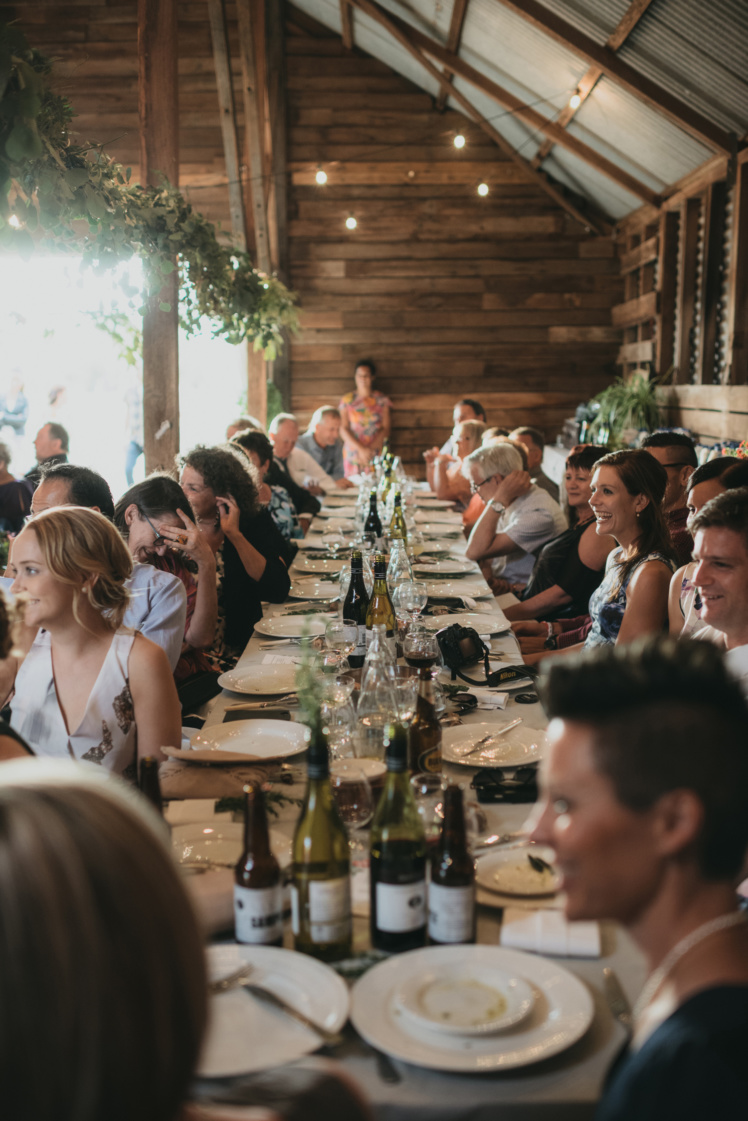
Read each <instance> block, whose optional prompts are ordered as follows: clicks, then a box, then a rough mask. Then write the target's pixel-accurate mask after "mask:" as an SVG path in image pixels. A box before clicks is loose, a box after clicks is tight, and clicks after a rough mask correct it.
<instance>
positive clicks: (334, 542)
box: [322, 533, 346, 560]
mask: <svg viewBox="0 0 748 1121" xmlns="http://www.w3.org/2000/svg"><path fill="white" fill-rule="evenodd" d="M345 543H346V542H345V537H343V534H342V533H326V534H325V536H324V537H323V538H322V544H323V545H325V546H326V548H327V550H328V552H330V553H331V554H332V558H333V560H334V559H335V558H336V557H337V555H338V553H339V552H340V550H341V549H344V548H345Z"/></svg>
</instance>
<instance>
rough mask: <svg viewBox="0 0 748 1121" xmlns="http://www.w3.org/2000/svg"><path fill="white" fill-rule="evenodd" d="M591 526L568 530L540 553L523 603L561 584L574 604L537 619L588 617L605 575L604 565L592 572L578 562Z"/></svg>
mask: <svg viewBox="0 0 748 1121" xmlns="http://www.w3.org/2000/svg"><path fill="white" fill-rule="evenodd" d="M591 524H592V522H591V521H589V520H588V521H586V522H582V523H581V524H580V523H577V525H573V526H571V527H570V528H569V529H565V530H564V532H563V533H559V535H558V537H553V538H551V540H550V541H547V542H546V543H545V545H544V546H543V548H542V549H541V550H540V553H539V554H538V559H537V560H536V561H535V567H534V568H533V570H532V575H531V577H530V580H529V582H528V585H527V587H526V588H525V590H524V592H523V593H522V599H523V600H526V599H531V597H532V596H536V595H539V594H540V592H545V591H547V590H548V588H552V587H553V585H554V584H558V586H559V587H560V588H562V589H563V591H565V592H566V594H567V595H568V596H571V603H567V604H565V605H564V606H563V607H552V608H548V610H547V611H542V612H539V613H538V616H537V618H538V619H548V620H551V619H573V618H574V617H575V616H576V615H586V614H587V605H588V604H589V602H590V596H591V595H592V593H593V592H594V591H595V589H596V588H597V587H598V586H599V584H600V581H601V580H602V578H603V575H604V573H605V564H603V565H601V567H600V568H597V569H593V568H588V567H587V565H586V564H582V562H581V560H580V559H579V542H580V540H581V538H582V534H583V533H584V531H585V530H586V529H587V528H588V527H589V526H590V525H591Z"/></svg>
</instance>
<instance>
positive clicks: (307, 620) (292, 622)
mask: <svg viewBox="0 0 748 1121" xmlns="http://www.w3.org/2000/svg"><path fill="white" fill-rule="evenodd" d="M327 623H328V618H327V616H325V615H276V616H274V617H273V618H270V619H260V621H259V623H255V634H264V635H267V637H268V638H305V637H306V636H307V635H308V636H309V637H310V638H316V637H317V636H318V635H321V634H324V633H325V627H326V625H327Z"/></svg>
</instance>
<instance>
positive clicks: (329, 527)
mask: <svg viewBox="0 0 748 1121" xmlns="http://www.w3.org/2000/svg"><path fill="white" fill-rule="evenodd" d="M354 513H355V511H354ZM355 528H356V523H355V522H352V521H351V520H350V519H349V518H341V517H339V516H337V515H336V517H334V518H324V519H323V520H322V521H318V522H317V523H316V524H315V526H314V528H313V529H312V533H318V534H320V533H321V534H327V533H352V532H353V530H354V529H355Z"/></svg>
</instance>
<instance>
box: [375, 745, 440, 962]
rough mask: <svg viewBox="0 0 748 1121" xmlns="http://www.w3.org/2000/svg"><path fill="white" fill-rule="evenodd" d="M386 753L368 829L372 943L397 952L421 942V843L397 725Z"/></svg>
mask: <svg viewBox="0 0 748 1121" xmlns="http://www.w3.org/2000/svg"><path fill="white" fill-rule="evenodd" d="M385 751H386V755H385V759H386V763H387V776H386V778H385V780H384V789H383V790H382V794H381V797H380V799H379V804H378V806H377V810H376V813H375V814H374V820H373V822H372V825H371V863H370V869H371V920H370V921H371V944H372V946H374V947H376V948H377V949H379V950H386V951H389V952H390V953H397V952H400V951H401V950H414V949H417V948H418V947H419V946H423V945H425V943H426V920H427V916H426V838H425V835H424V831H423V822H422V821H421V816H420V814H419V813H418V807H417V806H416V802H415V798H414V796H413V790H412V788H411V785H410V777H409V774H408V743H407V735H406V731H405V728H404V727H403V726H402V724H392V725H390V727H389V728H388V730H387V735H386V736H385Z"/></svg>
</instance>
